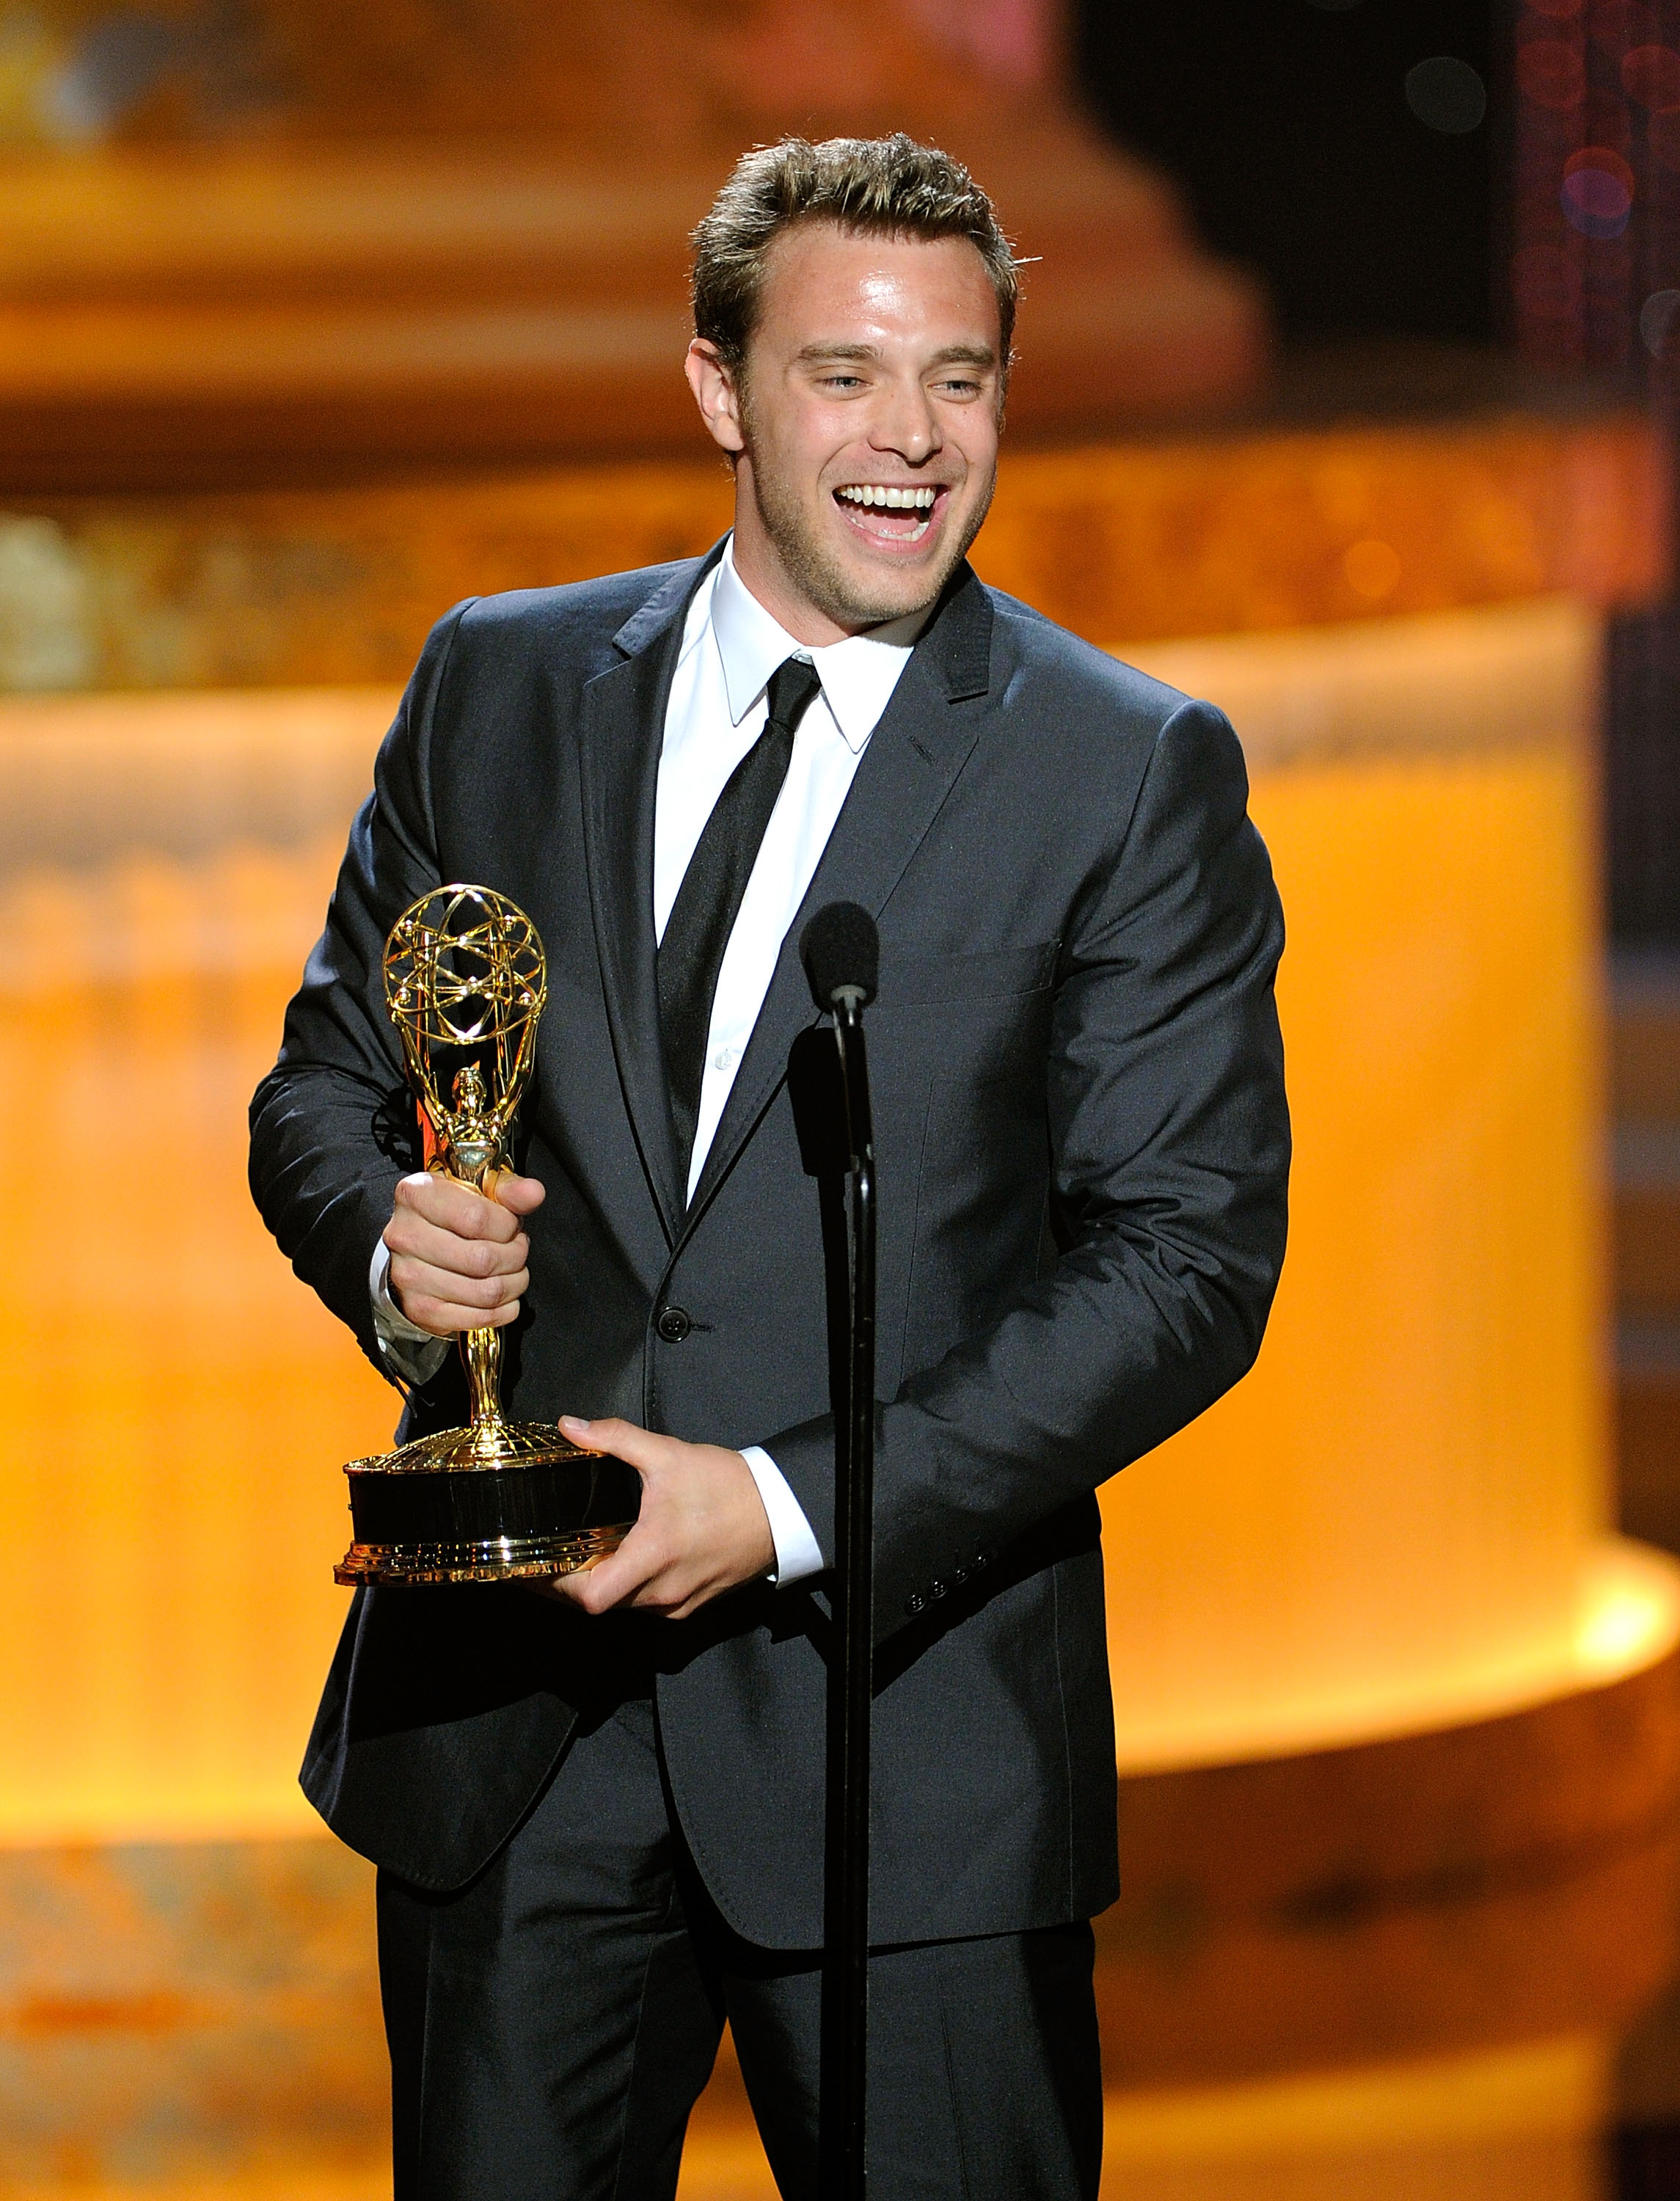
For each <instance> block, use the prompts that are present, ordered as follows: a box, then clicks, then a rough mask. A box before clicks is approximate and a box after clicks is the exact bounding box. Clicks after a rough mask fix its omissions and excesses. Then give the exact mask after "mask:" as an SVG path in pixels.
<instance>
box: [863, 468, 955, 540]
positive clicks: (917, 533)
mask: <svg viewBox="0 0 1680 2201" xmlns="http://www.w3.org/2000/svg"><path fill="white" fill-rule="evenodd" d="M949 494H950V492H949V489H948V488H947V486H946V484H944V483H943V482H939V483H927V482H848V483H847V484H846V485H845V487H844V488H843V489H837V490H835V492H834V502H836V503H837V505H838V506H839V508H840V509H841V511H842V512H843V513H844V514H845V515H846V518H847V519H849V521H850V522H851V524H852V525H853V526H854V527H855V528H856V529H857V531H858V532H859V533H860V534H861V535H865V536H867V537H869V539H870V540H871V541H872V542H874V543H894V544H902V545H913V544H914V543H919V542H920V541H921V540H922V538H923V537H924V536H925V534H926V533H927V531H928V530H929V528H930V527H931V526H932V525H933V523H934V521H935V520H936V519H937V517H938V515H939V513H940V510H941V508H942V507H943V504H944V502H945V500H946V498H947V497H948V496H949Z"/></svg>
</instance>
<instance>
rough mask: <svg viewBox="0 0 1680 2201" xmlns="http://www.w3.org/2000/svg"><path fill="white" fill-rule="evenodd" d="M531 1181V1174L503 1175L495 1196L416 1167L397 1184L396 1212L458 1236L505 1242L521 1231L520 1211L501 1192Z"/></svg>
mask: <svg viewBox="0 0 1680 2201" xmlns="http://www.w3.org/2000/svg"><path fill="white" fill-rule="evenodd" d="M532 1182H533V1180H532V1178H530V1177H504V1178H503V1179H502V1180H501V1183H500V1184H498V1186H497V1196H496V1198H495V1199H493V1200H492V1199H490V1198H488V1197H487V1196H486V1195H485V1194H484V1193H482V1192H475V1191H474V1190H473V1188H472V1186H471V1185H470V1184H457V1183H455V1179H454V1178H453V1177H434V1176H433V1175H432V1172H431V1171H429V1170H416V1171H414V1175H413V1176H412V1177H403V1178H402V1180H401V1181H400V1183H398V1185H397V1199H396V1205H395V1210H394V1215H395V1216H404V1215H411V1216H414V1217H415V1218H418V1219H419V1220H420V1221H421V1222H423V1223H429V1224H432V1225H433V1226H434V1227H435V1228H436V1229H438V1230H447V1231H449V1233H450V1234H451V1235H453V1236H455V1237H456V1238H482V1239H485V1240H487V1241H489V1242H490V1244H492V1245H505V1244H506V1243H507V1241H508V1240H509V1239H510V1238H513V1237H515V1236H517V1235H518V1232H519V1227H520V1224H519V1212H515V1210H514V1207H513V1206H512V1205H511V1203H510V1202H508V1201H507V1200H503V1199H502V1198H501V1196H500V1195H501V1193H502V1189H505V1188H507V1187H508V1186H513V1185H528V1184H530V1183H532ZM538 1190H539V1192H540V1190H541V1187H540V1186H539V1187H538ZM528 1205H529V1206H531V1207H535V1206H537V1205H538V1202H537V1201H536V1200H532V1201H530V1202H529V1203H528ZM520 1212H525V1211H520Z"/></svg>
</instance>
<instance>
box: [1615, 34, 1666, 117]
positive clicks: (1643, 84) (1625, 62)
mask: <svg viewBox="0 0 1680 2201" xmlns="http://www.w3.org/2000/svg"><path fill="white" fill-rule="evenodd" d="M1622 89H1623V90H1624V91H1625V92H1626V94H1627V96H1628V97H1629V98H1630V99H1636V100H1637V101H1638V102H1639V104H1640V105H1641V106H1642V107H1648V108H1650V109H1652V111H1653V112H1654V114H1664V113H1665V112H1666V111H1667V110H1668V109H1671V108H1677V107H1680V53H1676V51H1675V50H1674V48H1673V47H1672V46H1636V47H1635V48H1634V50H1633V51H1632V52H1631V53H1629V54H1624V55H1623V56H1622Z"/></svg>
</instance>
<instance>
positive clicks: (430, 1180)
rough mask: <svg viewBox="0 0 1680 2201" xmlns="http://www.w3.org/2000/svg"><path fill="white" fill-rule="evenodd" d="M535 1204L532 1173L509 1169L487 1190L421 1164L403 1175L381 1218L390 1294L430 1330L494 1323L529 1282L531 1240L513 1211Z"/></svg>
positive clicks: (514, 1309) (538, 1196)
mask: <svg viewBox="0 0 1680 2201" xmlns="http://www.w3.org/2000/svg"><path fill="white" fill-rule="evenodd" d="M542 1204H543V1188H542V1186H541V1185H540V1184H538V1183H537V1180H536V1178H535V1177H515V1176H514V1174H513V1173H512V1171H505V1172H503V1173H502V1175H501V1176H500V1177H497V1178H496V1181H495V1185H494V1189H493V1193H492V1194H491V1195H490V1196H488V1197H487V1196H486V1195H485V1194H484V1193H481V1192H474V1191H473V1188H472V1187H471V1186H470V1185H465V1184H456V1183H455V1182H454V1181H453V1180H452V1179H451V1178H449V1177H433V1176H432V1175H430V1174H429V1172H427V1171H424V1170H421V1171H417V1172H416V1173H415V1175H414V1176H413V1177H404V1178H403V1179H402V1183H400V1184H399V1185H398V1186H397V1205H396V1207H395V1209H394V1211H393V1212H392V1214H391V1221H390V1222H389V1223H388V1224H386V1225H385V1244H386V1245H387V1246H388V1247H390V1248H391V1273H390V1277H389V1279H388V1282H389V1285H390V1289H391V1297H392V1299H393V1300H395V1301H396V1302H397V1306H399V1307H401V1309H402V1312H403V1313H404V1314H405V1315H406V1316H407V1317H408V1320H409V1321H410V1322H412V1323H414V1324H415V1325H416V1327H417V1328H419V1329H427V1330H430V1331H431V1333H432V1335H433V1336H434V1337H453V1336H455V1334H456V1333H457V1331H460V1330H463V1329H501V1328H502V1325H503V1324H506V1323H510V1322H511V1321H512V1320H513V1318H514V1316H515V1315H516V1314H517V1313H518V1312H519V1311H520V1300H521V1298H522V1297H523V1296H524V1294H525V1290H526V1286H527V1285H528V1284H529V1283H530V1282H531V1271H530V1269H529V1268H528V1267H527V1265H526V1264H527V1263H528V1261H529V1260H530V1258H531V1241H530V1240H529V1239H528V1238H527V1237H526V1235H525V1232H524V1230H523V1229H522V1228H521V1227H520V1218H522V1217H524V1216H526V1215H529V1214H531V1213H532V1211H533V1209H536V1208H538V1207H540V1206H542Z"/></svg>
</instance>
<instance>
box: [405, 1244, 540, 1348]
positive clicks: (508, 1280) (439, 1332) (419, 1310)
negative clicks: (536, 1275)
mask: <svg viewBox="0 0 1680 2201" xmlns="http://www.w3.org/2000/svg"><path fill="white" fill-rule="evenodd" d="M530 1282H531V1271H529V1270H528V1269H514V1270H513V1271H510V1272H509V1273H508V1274H507V1275H504V1276H494V1277H462V1276H459V1275H457V1274H456V1273H455V1271H452V1270H449V1269H440V1268H434V1267H433V1266H432V1264H431V1263H430V1262H428V1261H420V1260H416V1259H414V1258H413V1257H412V1256H410V1255H408V1254H406V1253H400V1254H399V1253H393V1254H392V1256H391V1274H390V1277H389V1283H390V1288H391V1297H392V1298H393V1299H394V1300H396V1301H397V1305H398V1306H400V1307H401V1308H402V1312H403V1313H404V1314H405V1315H406V1316H407V1317H408V1320H409V1321H410V1322H412V1323H414V1324H418V1326H419V1327H420V1329H429V1330H431V1331H432V1335H434V1336H437V1337H453V1336H454V1335H455V1333H456V1332H457V1331H459V1330H463V1329H502V1327H503V1326H504V1325H505V1324H508V1323H510V1322H512V1321H513V1320H514V1318H515V1317H516V1316H517V1315H518V1313H519V1311H520V1300H521V1299H522V1298H523V1297H524V1295H525V1293H526V1289H527V1288H528V1287H529V1285H530Z"/></svg>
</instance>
